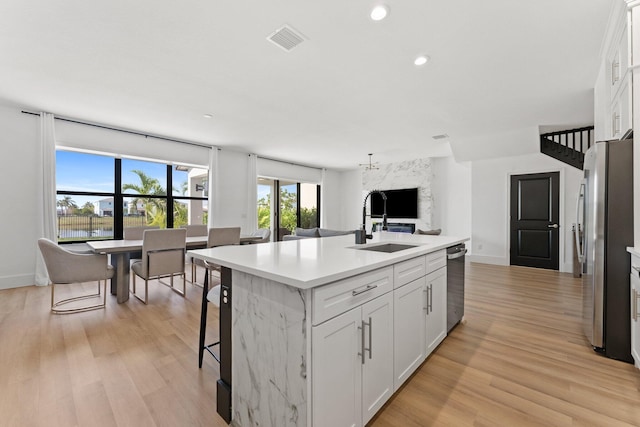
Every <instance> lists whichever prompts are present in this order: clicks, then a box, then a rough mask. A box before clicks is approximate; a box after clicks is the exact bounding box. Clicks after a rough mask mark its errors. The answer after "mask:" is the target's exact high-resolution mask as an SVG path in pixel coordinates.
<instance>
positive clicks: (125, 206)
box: [93, 197, 144, 216]
mask: <svg viewBox="0 0 640 427" xmlns="http://www.w3.org/2000/svg"><path fill="white" fill-rule="evenodd" d="M93 206H94V208H93V212H94V213H95V214H96V215H99V216H113V197H107V198H106V199H102V200H98V201H97V202H94V203H93ZM122 211H123V212H124V214H125V215H144V204H143V203H142V202H141V201H138V203H137V204H135V205H134V204H133V203H130V202H129V201H128V200H124V201H123V203H122Z"/></svg>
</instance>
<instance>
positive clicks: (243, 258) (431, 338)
mask: <svg viewBox="0 0 640 427" xmlns="http://www.w3.org/2000/svg"><path fill="white" fill-rule="evenodd" d="M466 240H468V239H466V238H458V237H449V236H426V235H420V236H418V235H409V234H405V233H387V232H380V233H374V237H373V239H372V240H369V241H368V242H367V244H366V245H356V244H355V238H354V235H346V236H336V237H325V238H318V239H303V240H293V241H287V242H278V243H269V244H258V245H247V246H226V247H218V248H210V249H201V250H194V251H189V256H193V257H195V258H200V259H202V260H206V261H210V262H213V263H216V264H219V265H221V266H222V267H223V268H222V273H221V286H222V290H221V301H220V341H221V348H220V352H221V362H220V363H221V366H220V372H221V378H220V380H219V381H218V387H217V391H218V403H217V404H218V413H219V414H220V415H221V416H222V417H223V418H224V419H225V420H227V421H231V423H232V424H233V425H237V426H243V427H246V426H258V425H260V426H267V425H272V426H289V425H290V426H316V427H317V426H325V425H326V426H337V425H364V424H365V423H366V422H367V421H368V420H369V419H371V417H372V416H373V415H374V414H375V413H376V412H377V411H378V410H379V409H380V408H381V407H382V405H383V404H384V403H385V402H386V400H387V399H388V398H389V397H390V396H391V395H392V394H393V393H394V392H395V391H396V390H397V389H398V388H399V387H400V385H401V384H402V383H403V382H404V381H405V380H406V379H407V378H408V377H409V376H410V375H411V373H413V371H414V370H415V369H417V367H418V366H420V364H421V363H422V362H423V361H424V360H425V358H426V357H427V356H428V354H429V353H430V351H432V350H433V349H434V348H435V347H436V346H437V345H438V344H439V343H440V342H441V341H442V339H444V337H445V336H446V268H445V267H446V254H445V250H446V248H447V247H450V246H453V245H455V244H458V243H461V242H464V241H466Z"/></svg>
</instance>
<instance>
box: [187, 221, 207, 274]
mask: <svg viewBox="0 0 640 427" xmlns="http://www.w3.org/2000/svg"><path fill="white" fill-rule="evenodd" d="M180 228H184V229H185V230H187V237H195V236H206V235H208V233H209V227H208V226H207V225H206V224H189V225H183V226H181V227H180ZM193 263H194V260H193V257H190V258H189V264H191V283H192V284H194V285H196V286H200V285H198V284H197V283H195V281H194V277H195V272H196V266H195V265H194V264H193Z"/></svg>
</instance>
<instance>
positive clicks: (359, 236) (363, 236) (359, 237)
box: [356, 190, 388, 244]
mask: <svg viewBox="0 0 640 427" xmlns="http://www.w3.org/2000/svg"><path fill="white" fill-rule="evenodd" d="M374 193H377V194H380V195H381V196H382V206H383V209H382V231H387V229H388V228H387V195H386V194H384V193H383V192H382V191H380V190H372V191H370V192H369V194H367V195H366V196H365V198H364V202H363V203H362V226H361V228H360V229H359V230H356V244H363V243H367V239H371V238H373V234H367V226H366V224H367V199H369V196H371V195H372V194H374Z"/></svg>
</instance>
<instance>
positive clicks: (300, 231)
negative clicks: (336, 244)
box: [282, 227, 355, 241]
mask: <svg viewBox="0 0 640 427" xmlns="http://www.w3.org/2000/svg"><path fill="white" fill-rule="evenodd" d="M354 232H355V230H346V231H345V230H332V229H330V228H320V227H314V228H300V227H298V228H296V232H295V234H289V235H286V236H283V237H282V240H284V241H286V240H299V239H312V238H316V237H331V236H343V235H345V234H353V233H354Z"/></svg>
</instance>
